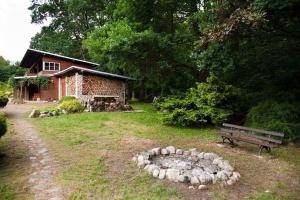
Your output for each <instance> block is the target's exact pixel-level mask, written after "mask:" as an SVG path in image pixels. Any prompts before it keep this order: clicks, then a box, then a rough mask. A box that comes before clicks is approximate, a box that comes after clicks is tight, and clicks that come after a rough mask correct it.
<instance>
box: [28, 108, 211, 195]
mask: <svg viewBox="0 0 300 200" xmlns="http://www.w3.org/2000/svg"><path fill="white" fill-rule="evenodd" d="M133 106H134V108H135V109H142V110H144V112H143V113H125V112H101V113H81V114H72V115H62V116H57V117H51V118H39V119H33V120H32V121H33V122H34V123H35V124H36V125H37V126H38V127H39V130H40V132H41V134H42V136H43V137H44V138H45V139H46V140H47V141H48V142H49V143H50V145H49V146H51V147H52V148H53V149H52V150H53V151H55V154H56V155H55V157H57V158H58V159H59V160H60V161H61V162H62V163H63V167H62V169H61V170H60V173H59V176H58V177H57V180H58V181H60V182H61V183H62V184H65V185H66V186H69V185H71V186H72V187H73V188H74V191H73V192H72V193H71V194H70V197H69V198H70V199H74V200H75V199H86V198H87V197H89V196H90V195H97V196H99V198H100V197H101V199H109V197H111V195H112V194H113V196H114V198H115V199H170V198H175V197H177V196H178V195H177V194H176V192H174V191H172V190H170V189H168V188H166V187H165V186H163V185H162V184H161V183H158V182H156V180H153V178H151V177H149V175H143V176H140V174H139V173H138V174H136V173H137V169H136V167H132V166H131V168H133V169H127V168H128V161H130V159H131V156H132V155H127V158H121V160H120V161H119V160H115V159H114V158H113V157H112V156H111V155H110V154H115V153H116V154H117V153H118V152H119V151H122V150H124V146H122V144H121V143H122V142H123V140H124V139H126V138H128V137H127V136H131V137H133V138H140V140H141V141H144V140H145V141H148V140H149V139H155V140H160V141H162V142H165V143H167V142H169V141H170V138H172V140H181V138H188V139H189V138H190V139H192V138H196V139H203V140H206V141H211V140H213V139H215V138H216V135H215V133H214V131H215V129H213V128H204V129H193V128H179V127H171V126H164V125H162V124H161V122H160V115H159V114H158V113H157V112H156V111H155V110H154V109H153V107H152V105H150V104H143V103H138V102H134V103H133ZM129 138H130V137H129ZM141 147H142V148H145V147H143V146H136V147H135V148H141ZM127 148H130V146H128V147H127ZM133 151H135V152H137V150H133ZM61 152H64V153H63V154H61ZM111 162H116V163H115V165H120V167H121V168H124V169H123V171H122V172H117V173H114V172H111V171H112V169H110V166H111V165H112V164H111ZM115 168H116V169H113V170H118V166H115ZM132 170H133V171H132ZM132 173H133V174H132ZM115 176H117V177H115ZM118 176H120V177H118ZM132 176H133V177H132ZM127 179H130V181H128V180H127ZM112 185H115V186H116V187H117V188H111V187H112Z"/></svg>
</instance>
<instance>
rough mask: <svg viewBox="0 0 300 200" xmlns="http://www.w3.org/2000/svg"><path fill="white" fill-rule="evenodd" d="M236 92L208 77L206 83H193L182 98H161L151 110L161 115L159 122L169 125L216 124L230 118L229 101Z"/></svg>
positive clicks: (212, 77)
mask: <svg viewBox="0 0 300 200" xmlns="http://www.w3.org/2000/svg"><path fill="white" fill-rule="evenodd" d="M237 95H238V90H236V89H235V88H233V87H232V86H230V85H226V84H224V83H221V82H219V81H217V79H216V77H215V76H213V75H211V76H210V77H209V78H208V79H207V82H205V83H197V85H196V87H195V88H191V89H190V90H189V91H188V92H187V93H186V95H185V97H165V98H159V99H157V100H156V101H155V107H156V108H158V109H159V110H161V111H162V112H163V113H164V117H163V122H164V123H165V124H169V125H180V126H203V125H207V124H220V123H222V122H224V121H227V120H228V119H229V118H230V116H231V115H232V108H231V106H230V104H229V102H230V100H231V99H233V98H234V97H235V96H237Z"/></svg>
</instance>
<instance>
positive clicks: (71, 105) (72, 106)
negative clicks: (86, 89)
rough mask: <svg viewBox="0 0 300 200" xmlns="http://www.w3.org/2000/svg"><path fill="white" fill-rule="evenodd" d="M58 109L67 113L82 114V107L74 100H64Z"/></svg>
mask: <svg viewBox="0 0 300 200" xmlns="http://www.w3.org/2000/svg"><path fill="white" fill-rule="evenodd" d="M60 108H61V109H63V110H65V111H67V112H68V113H79V112H83V110H84V107H83V106H82V105H81V104H80V102H79V101H78V100H76V99H71V100H65V101H63V102H62V103H61V104H60Z"/></svg>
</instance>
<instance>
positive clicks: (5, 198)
mask: <svg viewBox="0 0 300 200" xmlns="http://www.w3.org/2000/svg"><path fill="white" fill-rule="evenodd" d="M15 197H16V193H15V190H14V188H13V187H12V186H9V185H6V184H0V199H1V200H13V199H15Z"/></svg>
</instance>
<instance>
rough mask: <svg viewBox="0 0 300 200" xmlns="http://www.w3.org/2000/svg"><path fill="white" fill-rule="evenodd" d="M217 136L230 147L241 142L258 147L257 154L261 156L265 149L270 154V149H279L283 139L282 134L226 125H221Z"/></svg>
mask: <svg viewBox="0 0 300 200" xmlns="http://www.w3.org/2000/svg"><path fill="white" fill-rule="evenodd" d="M219 134H220V135H221V137H222V139H223V141H222V142H223V143H224V142H225V140H228V141H229V142H230V144H232V145H235V143H234V141H242V142H246V143H250V144H256V145H259V146H260V148H259V154H261V152H262V150H263V149H266V150H267V151H268V152H270V151H271V148H273V147H279V146H280V145H281V144H282V139H283V137H284V134H283V133H278V132H273V131H265V130H261V129H256V128H249V127H244V126H237V125H233V124H227V123H224V124H223V127H222V128H221V129H220V131H219Z"/></svg>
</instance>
